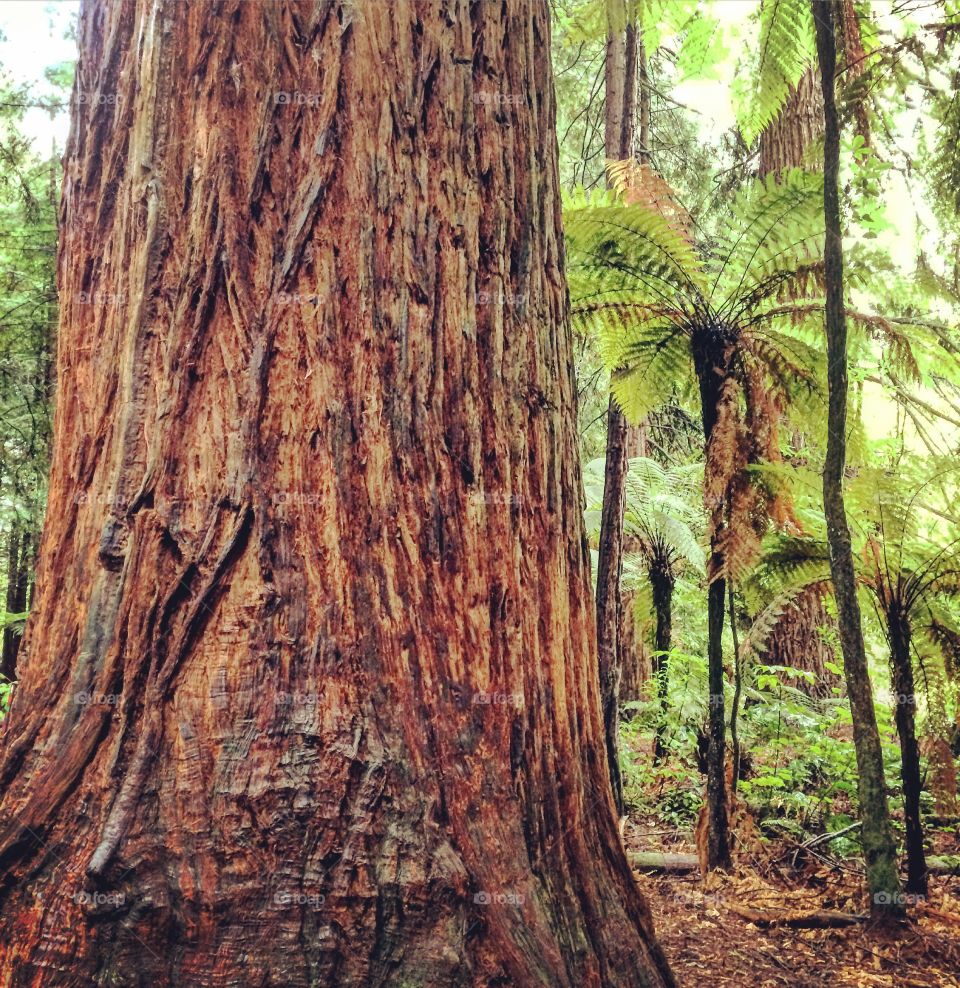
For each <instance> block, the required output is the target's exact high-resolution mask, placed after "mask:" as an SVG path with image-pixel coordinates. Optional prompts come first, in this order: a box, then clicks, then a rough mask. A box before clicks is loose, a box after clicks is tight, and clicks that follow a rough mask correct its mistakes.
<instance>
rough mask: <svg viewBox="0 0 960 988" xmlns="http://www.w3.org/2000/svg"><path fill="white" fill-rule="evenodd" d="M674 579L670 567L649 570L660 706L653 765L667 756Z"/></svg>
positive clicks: (656, 566)
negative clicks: (655, 620)
mask: <svg viewBox="0 0 960 988" xmlns="http://www.w3.org/2000/svg"><path fill="white" fill-rule="evenodd" d="M673 587H674V577H673V572H672V570H671V568H670V564H669V563H668V562H666V561H658V562H655V563H654V564H653V565H652V566H651V567H650V590H651V594H652V596H653V611H654V614H655V615H656V619H657V628H656V633H655V638H654V648H655V649H656V653H657V654H656V658H655V660H654V671H655V675H656V679H657V699H658V700H659V703H660V720H659V722H658V724H657V734H656V738H655V739H654V743H653V761H654V763H655V764H656V763H659V762H660V761H662V760H663V757H664V755H666V748H665V746H664V737H665V736H666V731H667V697H668V695H669V686H670V639H671V632H672V623H673V613H672V612H673Z"/></svg>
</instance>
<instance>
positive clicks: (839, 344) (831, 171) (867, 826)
mask: <svg viewBox="0 0 960 988" xmlns="http://www.w3.org/2000/svg"><path fill="white" fill-rule="evenodd" d="M812 7H813V17H814V22H815V24H816V32H817V55H818V58H819V63H820V81H821V88H822V90H823V103H824V124H825V127H824V135H825V136H824V168H823V172H824V218H825V223H826V247H825V278H826V295H827V309H826V336H827V378H828V388H829V403H828V411H827V451H826V459H825V462H824V467H823V507H824V514H825V516H826V521H827V536H828V539H829V543H830V574H831V576H832V578H833V586H834V593H835V595H836V600H837V615H838V621H839V625H840V644H841V648H842V650H843V665H844V673H845V677H846V681H847V694H848V696H849V698H850V713H851V716H852V719H853V742H854V747H855V748H856V754H857V769H858V775H859V795H860V816H861V819H862V821H863V826H862V831H861V837H862V841H863V851H864V858H865V860H866V866H867V882H868V885H869V887H870V892H871V902H872V908H873V910H874V911H875V912H876V913H878V914H881V913H899V912H901V911H902V906H901V904H900V879H899V876H898V874H897V859H896V845H895V844H894V840H893V832H892V830H891V827H890V815H889V810H888V808H887V796H886V780H885V779H884V772H883V753H882V750H881V747H880V735H879V732H878V730H877V718H876V711H875V710H874V706H873V688H872V686H871V684H870V673H869V670H868V668H867V656H866V651H865V649H864V644H863V630H862V627H861V623H860V604H859V602H858V600H857V585H856V574H855V571H854V566H853V551H852V548H851V542H850V530H849V528H848V526H847V515H846V509H845V506H844V499H843V471H844V463H845V460H846V434H847V433H846V429H847V390H848V382H847V321H846V312H845V310H844V301H843V242H842V237H841V227H840V191H839V166H840V121H839V117H838V114H837V104H836V93H835V84H836V83H835V80H836V63H837V58H836V55H837V49H836V37H835V34H834V23H833V17H834V9H833V4H832V3H820V2H819V0H812Z"/></svg>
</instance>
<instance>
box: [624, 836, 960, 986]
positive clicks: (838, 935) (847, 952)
mask: <svg viewBox="0 0 960 988" xmlns="http://www.w3.org/2000/svg"><path fill="white" fill-rule="evenodd" d="M624 840H625V843H626V845H627V848H628V851H631V850H636V851H640V850H643V851H669V852H672V853H694V851H695V848H694V847H693V845H692V844H691V843H690V842H689V839H686V840H685V839H684V835H682V834H680V833H671V832H669V831H664V830H663V829H662V826H661V829H657V824H656V822H654V821H643V820H639V821H630V822H628V824H627V825H626V827H625V831H624ZM940 843H941V844H944V841H941V842H940ZM945 843H946V844H947V846H939V847H937V848H936V849H937V851H938V852H939V853H956V849H955V848H953V847H951V846H949V845H952V844H955V843H956V837H955V836H951V837H950V838H949V840H947V841H946V842H945ZM794 853H795V848H790V847H788V846H778V845H771V846H769V847H767V848H765V852H764V855H763V859H762V860H761V859H760V858H759V857H758V856H755V855H751V854H749V853H743V854H741V855H740V859H739V861H738V864H737V867H736V869H735V871H734V873H733V874H731V875H717V876H711V878H710V879H709V880H708V881H707V882H706V883H705V882H703V881H702V880H701V878H700V875H699V873H697V872H693V873H687V874H676V873H670V874H666V873H653V872H636V873H635V874H636V878H637V882H638V883H639V885H640V888H641V889H642V891H643V893H644V895H645V896H646V897H647V901H648V902H649V904H650V906H651V909H652V911H653V915H654V919H655V922H656V930H657V936H658V937H659V939H660V942H661V943H662V945H663V947H664V950H665V951H666V953H667V956H668V958H669V959H670V963H671V964H672V966H673V970H674V973H675V974H676V977H677V980H678V982H679V984H680V985H681V986H682V988H699V986H704V988H707V986H709V988H726V986H731V988H733V986H735V988H785V986H789V988H814V986H817V988H819V986H827V985H828V986H837V988H841V986H851V988H853V986H856V988H867V986H869V988H874V986H877V988H880V986H883V988H940V986H944V988H960V878H955V877H934V878H931V881H930V891H929V895H928V896H927V898H926V899H925V900H924V901H922V902H917V903H913V904H911V906H910V908H909V916H910V918H909V919H908V921H907V922H906V923H904V924H903V925H902V926H900V927H897V928H895V929H880V928H877V927H876V926H873V925H871V924H870V923H869V921H868V920H866V919H863V918H859V919H856V920H855V921H853V922H852V923H851V924H850V925H846V926H842V927H830V928H823V927H822V926H817V925H813V926H811V925H809V924H816V923H817V919H816V917H817V916H819V917H821V919H823V918H824V917H827V918H832V920H833V921H837V920H838V919H840V920H842V919H843V918H844V917H843V916H842V915H841V916H838V915H837V914H849V915H850V916H851V917H854V916H861V917H862V916H863V915H864V914H865V913H866V912H867V901H866V895H865V892H864V888H863V881H862V877H861V876H860V875H859V874H858V873H857V872H856V870H855V869H853V868H850V867H849V866H848V865H847V864H846V863H843V862H838V861H832V860H831V859H829V858H828V857H823V858H814V859H809V860H806V861H803V860H800V861H795V860H794ZM748 917H762V918H760V919H758V920H757V921H751V919H750V918H748ZM790 924H794V925H790Z"/></svg>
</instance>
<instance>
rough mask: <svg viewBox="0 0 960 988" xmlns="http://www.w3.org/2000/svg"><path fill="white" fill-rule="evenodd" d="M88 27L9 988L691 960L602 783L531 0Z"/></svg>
mask: <svg viewBox="0 0 960 988" xmlns="http://www.w3.org/2000/svg"><path fill="white" fill-rule="evenodd" d="M79 36H80V52H81V54H80V61H79V64H78V70H77V83H76V89H75V94H74V101H73V110H74V119H73V124H72V130H71V137H70V143H69V149H68V153H67V166H66V175H65V186H64V198H63V204H62V209H63V217H64V223H63V226H62V240H61V246H60V257H59V263H60V268H59V283H60V297H61V301H62V311H61V323H60V334H61V335H60V348H59V354H60V360H59V368H58V371H59V382H60V388H59V401H58V404H57V410H56V422H55V440H54V457H53V470H52V477H51V485H50V507H49V511H48V514H47V523H46V528H45V531H44V535H43V544H42V549H41V553H40V562H39V566H38V589H37V593H36V599H35V602H34V608H33V610H32V612H31V616H30V620H29V624H28V628H27V636H26V639H25V641H24V657H23V658H22V660H21V663H20V672H21V683H20V686H19V687H18V690H17V692H16V694H15V696H14V700H13V705H12V709H11V712H10V714H9V717H8V720H7V722H6V723H5V725H4V727H5V730H4V733H3V735H2V742H0V785H2V790H0V791H2V794H3V796H2V803H0V863H2V866H3V879H2V884H0V985H2V986H4V988H41V986H42V988H81V986H83V988H89V986H93V985H102V986H107V985H131V986H132V985H144V986H146V985H150V986H154V988H166V986H183V988H213V986H220V985H227V984H231V985H250V986H253V985H256V986H260V988H267V986H271V988H281V986H282V988H307V986H316V985H337V986H341V988H349V986H368V985H383V986H401V985H408V986H409V985H418V986H419V985H437V986H440V985H443V986H473V985H491V984H510V985H524V986H527V985H530V986H533V985H543V986H548V985H549V986H553V985H558V986H570V988H574V986H577V988H579V986H581V985H589V986H596V988H600V986H607V985H623V986H627V985H629V986H631V988H632V986H637V985H650V986H659V985H667V984H672V978H671V976H670V974H669V971H668V969H667V966H666V964H665V961H664V959H663V956H662V954H661V952H660V951H659V949H658V947H657V946H656V943H655V941H654V939H653V934H652V930H651V921H650V917H649V913H648V910H647V908H646V906H645V904H644V902H643V900H642V898H641V897H640V895H639V893H638V891H637V888H636V885H635V882H634V880H633V877H632V875H631V872H630V869H629V866H628V864H627V860H626V857H625V855H624V852H623V848H622V846H621V844H620V840H619V836H618V833H617V828H616V819H615V816H614V807H613V804H612V800H611V798H610V792H609V787H608V785H607V775H608V768H607V763H606V757H605V751H604V745H603V724H602V721H601V717H600V700H599V690H598V686H597V679H596V671H595V670H596V664H595V663H596V655H595V651H594V650H595V647H596V640H595V629H594V619H593V613H592V601H591V593H590V581H589V556H588V549H587V542H586V539H585V533H584V529H583V522H582V517H581V503H582V485H581V478H580V471H579V464H578V456H577V441H576V435H575V426H574V423H575V408H574V401H575V390H574V381H573V374H572V343H571V336H570V331H569V326H568V322H567V311H566V290H565V278H564V271H563V248H562V240H561V230H560V201H559V193H558V175H557V160H556V141H555V137H554V127H555V107H554V96H553V86H552V80H551V74H550V63H549V51H550V44H549V11H548V5H547V3H546V2H545V0H536V2H530V0H504V2H503V3H497V4H490V3H479V4H468V3H467V2H465V0H463V2H459V3H455V4H452V5H450V6H449V7H446V8H442V7H438V6H437V5H423V4H414V3H408V2H403V0H398V2H397V3H392V4H383V3H373V2H369V3H368V2H363V3H338V2H331V3H314V2H309V3H302V4H297V3H275V2H272V0H271V2H263V3H260V2H241V0H228V2H223V3H218V4H213V3H193V4H184V3H178V2H162V0H161V2H154V0H140V2H136V3H114V4H102V3H96V2H88V3H86V4H85V5H84V7H83V9H82V13H81V18H80V28H79ZM81 93H82V94H90V93H96V94H98V95H99V97H101V98H96V99H90V98H87V99H84V100H82V101H81V100H80V99H78V94H81Z"/></svg>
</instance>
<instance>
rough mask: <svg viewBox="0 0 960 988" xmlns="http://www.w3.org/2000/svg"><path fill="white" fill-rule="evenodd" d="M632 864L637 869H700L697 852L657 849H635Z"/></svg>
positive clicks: (631, 856) (631, 858) (631, 859)
mask: <svg viewBox="0 0 960 988" xmlns="http://www.w3.org/2000/svg"><path fill="white" fill-rule="evenodd" d="M630 866H631V867H632V868H634V869H635V870H636V871H697V872H699V871H700V861H699V859H698V858H697V856H696V855H695V854H660V853H659V852H656V851H635V852H634V853H633V854H631V855H630Z"/></svg>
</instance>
